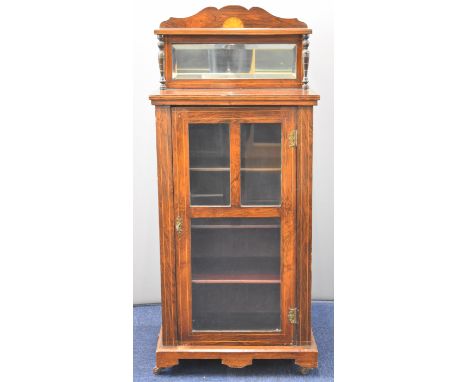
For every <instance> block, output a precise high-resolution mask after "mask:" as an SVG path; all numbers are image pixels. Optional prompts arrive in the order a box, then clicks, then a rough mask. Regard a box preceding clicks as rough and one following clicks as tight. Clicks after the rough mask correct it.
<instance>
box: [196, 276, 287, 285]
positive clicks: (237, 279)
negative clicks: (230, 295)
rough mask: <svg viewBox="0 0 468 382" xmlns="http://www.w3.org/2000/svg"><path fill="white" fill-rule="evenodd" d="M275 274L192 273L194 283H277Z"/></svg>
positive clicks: (278, 280)
mask: <svg viewBox="0 0 468 382" xmlns="http://www.w3.org/2000/svg"><path fill="white" fill-rule="evenodd" d="M280 282H281V280H280V276H279V275H276V274H236V275H231V274H229V275H228V274H194V275H193V276H192V283H194V284H279V283H280Z"/></svg>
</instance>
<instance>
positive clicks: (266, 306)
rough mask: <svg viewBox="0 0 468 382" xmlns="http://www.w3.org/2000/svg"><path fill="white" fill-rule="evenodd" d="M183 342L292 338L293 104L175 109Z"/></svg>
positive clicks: (282, 340) (281, 341) (280, 341)
mask: <svg viewBox="0 0 468 382" xmlns="http://www.w3.org/2000/svg"><path fill="white" fill-rule="evenodd" d="M172 126H173V127H172V129H173V130H172V139H173V146H174V150H173V170H174V174H173V175H174V209H175V211H174V216H175V227H176V238H175V243H176V244H175V245H176V279H177V310H178V323H177V325H178V334H179V341H180V342H181V343H184V344H198V345H200V344H206V345H213V344H226V345H229V344H231V345H233V344H239V345H240V344H246V345H248V344H250V345H252V344H271V345H275V344H277V345H280V344H291V343H292V342H293V335H294V331H293V328H294V325H293V324H292V323H291V322H290V318H289V317H288V314H289V312H290V309H292V308H293V307H294V306H295V285H296V284H295V271H296V270H295V264H296V261H295V253H296V237H295V235H296V230H295V222H296V150H295V147H294V144H293V143H294V133H295V111H294V109H292V108H217V109H214V108H213V109H212V108H173V109H172Z"/></svg>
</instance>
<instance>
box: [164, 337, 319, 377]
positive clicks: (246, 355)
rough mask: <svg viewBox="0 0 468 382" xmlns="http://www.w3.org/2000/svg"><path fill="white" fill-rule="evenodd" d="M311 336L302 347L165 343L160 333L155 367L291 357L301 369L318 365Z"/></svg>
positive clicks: (235, 364)
mask: <svg viewBox="0 0 468 382" xmlns="http://www.w3.org/2000/svg"><path fill="white" fill-rule="evenodd" d="M311 338H312V341H311V344H310V345H303V346H298V345H291V346H201V345H199V346H197V345H178V346H165V345H163V344H162V340H161V333H160V334H159V339H158V347H157V349H156V367H157V368H158V369H161V368H166V367H172V366H176V365H178V364H179V360H181V359H220V360H221V363H222V364H223V365H226V366H229V367H233V368H241V367H245V366H249V365H251V364H252V361H253V360H254V359H292V360H294V362H295V364H296V365H298V366H299V367H300V368H301V370H307V369H311V368H316V367H317V366H318V351H317V345H316V343H315V339H314V336H313V334H312V336H311Z"/></svg>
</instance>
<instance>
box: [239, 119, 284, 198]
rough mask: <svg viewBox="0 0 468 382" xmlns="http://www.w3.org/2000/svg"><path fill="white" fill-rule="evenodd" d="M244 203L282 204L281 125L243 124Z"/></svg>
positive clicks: (242, 185) (242, 192) (242, 181)
mask: <svg viewBox="0 0 468 382" xmlns="http://www.w3.org/2000/svg"><path fill="white" fill-rule="evenodd" d="M241 204H242V205H244V206H249V205H259V206H261V205H263V206H264V205H280V204H281V124H280V123H242V124H241Z"/></svg>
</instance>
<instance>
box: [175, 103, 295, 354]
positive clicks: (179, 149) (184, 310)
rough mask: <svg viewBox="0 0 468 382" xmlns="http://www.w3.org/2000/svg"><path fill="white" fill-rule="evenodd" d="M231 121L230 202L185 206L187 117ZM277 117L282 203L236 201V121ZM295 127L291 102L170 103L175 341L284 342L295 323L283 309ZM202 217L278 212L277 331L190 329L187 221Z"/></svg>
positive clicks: (289, 298) (291, 301) (291, 265)
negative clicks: (177, 229) (175, 228)
mask: <svg viewBox="0 0 468 382" xmlns="http://www.w3.org/2000/svg"><path fill="white" fill-rule="evenodd" d="M221 122H224V123H229V124H230V130H229V131H230V170H231V181H230V187H231V191H230V195H231V205H230V206H222V207H210V206H206V207H204V206H203V207H191V206H190V170H189V142H188V125H189V123H221ZM256 122H257V123H278V122H279V123H281V125H282V139H281V142H282V144H281V156H282V159H281V177H282V179H281V206H279V207H269V206H265V207H261V206H253V207H249V206H244V207H241V205H240V124H241V123H256ZM295 129H296V112H295V109H294V108H292V107H279V108H278V107H273V108H270V107H223V108H206V107H203V108H197V107H175V108H173V109H172V143H173V158H172V159H173V179H174V219H175V220H177V217H180V218H181V226H182V232H181V233H180V234H178V233H175V255H176V256H175V257H176V289H177V310H178V315H177V317H178V322H177V327H178V333H179V341H180V343H182V344H187V345H233V344H236V345H288V344H292V343H293V340H294V325H293V324H291V323H290V322H289V320H288V311H289V309H290V308H294V307H295V306H296V304H295V299H296V245H297V244H296V185H297V182H296V149H295V148H293V147H289V141H288V136H289V134H290V133H291V132H292V131H293V130H295ZM201 217H206V218H210V217H239V218H241V217H244V218H245V217H252V218H253V217H279V218H280V219H281V256H280V258H281V276H280V278H281V284H280V285H281V302H280V303H281V331H279V332H278V331H239V332H235V331H195V332H194V331H192V305H191V304H192V290H191V286H192V285H191V284H192V282H191V254H190V240H191V237H190V236H191V235H190V232H191V226H190V222H191V219H192V218H201Z"/></svg>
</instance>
